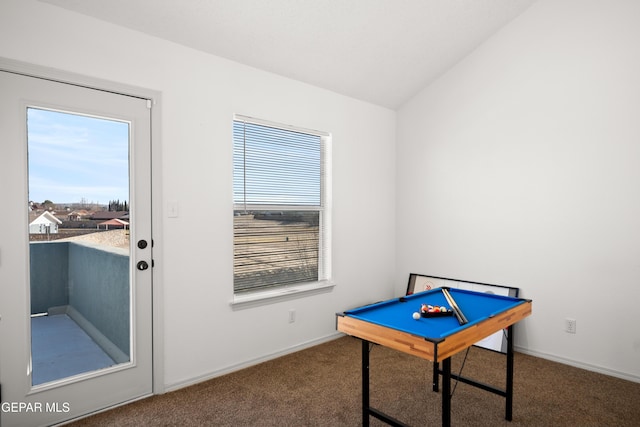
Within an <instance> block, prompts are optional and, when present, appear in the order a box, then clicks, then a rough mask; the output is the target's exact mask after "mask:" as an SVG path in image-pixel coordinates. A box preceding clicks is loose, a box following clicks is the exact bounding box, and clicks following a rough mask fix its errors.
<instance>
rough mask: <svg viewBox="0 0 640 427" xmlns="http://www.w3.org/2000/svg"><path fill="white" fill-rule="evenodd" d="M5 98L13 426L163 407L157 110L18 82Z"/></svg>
mask: <svg viewBox="0 0 640 427" xmlns="http://www.w3.org/2000/svg"><path fill="white" fill-rule="evenodd" d="M0 89H1V90H0V91H1V92H2V93H3V97H2V100H0V121H1V126H0V129H1V130H0V139H1V140H2V144H1V145H0V159H1V160H0V170H2V171H3V172H0V174H2V175H1V176H0V179H2V181H3V182H7V183H9V182H10V183H12V185H11V186H4V185H3V194H2V200H4V202H5V203H6V204H5V210H6V211H8V212H9V213H8V216H7V221H5V222H3V223H2V224H1V225H0V236H1V237H2V239H1V241H0V278H1V279H2V284H3V286H2V288H1V289H0V292H1V297H0V316H1V317H0V342H2V346H1V348H0V381H1V383H2V401H3V402H4V403H3V407H2V411H0V422H1V424H2V425H5V424H6V425H12V426H14V425H25V426H27V425H29V426H31V425H41V424H42V425H46V424H52V423H57V422H61V421H64V420H68V419H72V418H74V417H77V416H81V415H83V414H86V413H89V412H92V411H95V410H99V409H102V408H105V407H108V406H111V405H114V404H117V403H121V402H124V401H126V400H130V399H133V398H137V397H140V396H143V395H146V394H150V393H151V389H152V384H151V369H152V365H151V215H150V208H151V200H150V194H151V191H150V185H151V182H150V161H151V159H150V109H149V108H148V106H147V100H145V99H140V98H135V97H130V96H125V95H119V94H114V93H111V92H105V91H100V90H95V89H89V88H86V87H80V86H76V85H70V84H65V83H59V82H54V81H50V80H45V79H39V78H34V77H27V76H24V75H19V74H14V73H8V72H0ZM5 193H6V194H5Z"/></svg>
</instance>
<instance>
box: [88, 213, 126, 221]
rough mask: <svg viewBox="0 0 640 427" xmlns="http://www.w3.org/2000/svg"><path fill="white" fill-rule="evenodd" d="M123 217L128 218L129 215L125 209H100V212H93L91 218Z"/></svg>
mask: <svg viewBox="0 0 640 427" xmlns="http://www.w3.org/2000/svg"><path fill="white" fill-rule="evenodd" d="M123 217H126V218H128V217H129V212H125V211H117V212H115V211H98V212H93V214H91V219H93V220H102V221H108V220H110V219H122V218H123Z"/></svg>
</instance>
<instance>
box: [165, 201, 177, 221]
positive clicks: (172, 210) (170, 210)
mask: <svg viewBox="0 0 640 427" xmlns="http://www.w3.org/2000/svg"><path fill="white" fill-rule="evenodd" d="M167 217H169V218H177V217H178V202H177V201H175V200H172V201H169V202H167Z"/></svg>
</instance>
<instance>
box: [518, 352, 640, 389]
mask: <svg viewBox="0 0 640 427" xmlns="http://www.w3.org/2000/svg"><path fill="white" fill-rule="evenodd" d="M514 350H515V351H517V352H519V353H523V354H528V355H529V356H535V357H539V358H541V359H546V360H551V361H552V362H558V363H562V364H564V365H569V366H573V367H575V368H580V369H584V370H587V371H592V372H597V373H599V374H603V375H609V376H611V377H616V378H620V379H623V380H627V381H633V382H636V383H640V376H637V375H633V374H629V373H627V372H620V371H616V370H614V369H609V368H605V367H603V366H597V365H592V364H589V363H584V362H579V361H577V360H573V359H568V358H566V357H562V356H557V355H555V354H549V353H543V352H539V351H535V350H529V349H527V348H523V347H518V346H515V347H514Z"/></svg>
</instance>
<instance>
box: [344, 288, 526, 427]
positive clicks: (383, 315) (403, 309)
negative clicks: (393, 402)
mask: <svg viewBox="0 0 640 427" xmlns="http://www.w3.org/2000/svg"><path fill="white" fill-rule="evenodd" d="M443 289H444V290H445V291H444V292H443ZM446 292H448V294H449V295H450V297H451V298H452V299H453V301H450V300H448V299H447V297H446V295H445V293H446ZM450 302H453V303H454V304H453V305H454V306H455V307H452V304H450ZM423 305H425V306H429V305H431V306H438V307H439V306H444V307H445V308H448V309H453V308H456V307H457V308H458V309H459V310H460V311H461V312H462V313H463V314H464V318H465V319H464V320H466V323H461V322H460V320H459V319H458V317H456V316H455V315H446V314H444V315H437V316H436V315H433V317H423V316H427V315H428V314H425V315H421V316H420V317H418V316H416V317H418V318H417V319H415V318H414V313H416V312H417V313H421V308H422V306H423ZM531 305H532V304H531V300H527V299H522V298H514V297H508V296H502V295H495V294H489V293H482V292H474V291H468V290H463V289H455V288H437V289H433V290H430V291H425V292H419V293H415V294H413V295H408V296H404V297H400V298H394V299H391V300H388V301H383V302H379V303H375V304H371V305H366V306H363V307H359V308H356V309H353V310H348V311H345V312H344V313H338V314H337V317H336V319H337V329H338V330H339V331H341V332H343V333H345V334H347V335H351V336H353V337H356V338H360V339H361V340H362V417H363V425H364V426H368V425H369V416H370V415H371V416H374V417H376V418H378V419H380V420H382V421H385V422H386V423H388V424H391V425H403V424H402V423H401V422H400V421H398V420H397V419H394V418H392V417H390V416H388V415H386V414H384V413H382V412H380V411H378V410H376V409H374V408H371V407H370V406H369V350H370V349H369V347H370V343H375V344H379V345H382V346H385V347H389V348H392V349H395V350H398V351H402V352H404V353H408V354H412V355H414V356H417V357H420V358H423V359H426V360H430V361H433V362H435V363H436V369H434V385H433V388H434V391H438V378H439V374H442V425H443V426H449V425H450V424H451V378H452V377H453V378H456V379H458V380H460V381H462V382H465V383H468V384H471V385H474V386H476V387H480V388H482V389H485V390H487V391H490V392H493V393H496V394H499V395H501V396H503V397H505V398H506V410H505V418H506V419H507V420H511V418H512V399H513V325H514V324H515V323H517V322H519V321H520V320H522V319H524V318H525V317H527V316H529V315H530V314H531ZM503 329H507V354H506V356H507V364H506V366H507V368H506V369H507V384H506V390H500V389H497V388H494V387H492V386H488V385H485V384H481V383H477V382H475V381H473V380H471V379H468V378H463V377H458V376H457V375H452V374H451V356H453V355H454V354H456V353H458V352H461V351H463V350H466V349H467V348H468V347H470V346H472V345H473V344H474V343H476V342H478V341H480V340H482V339H483V338H486V337H487V336H489V335H491V334H493V333H495V332H497V331H500V330H503ZM440 362H442V369H441V370H440V368H439V367H438V366H439V363H440Z"/></svg>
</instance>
